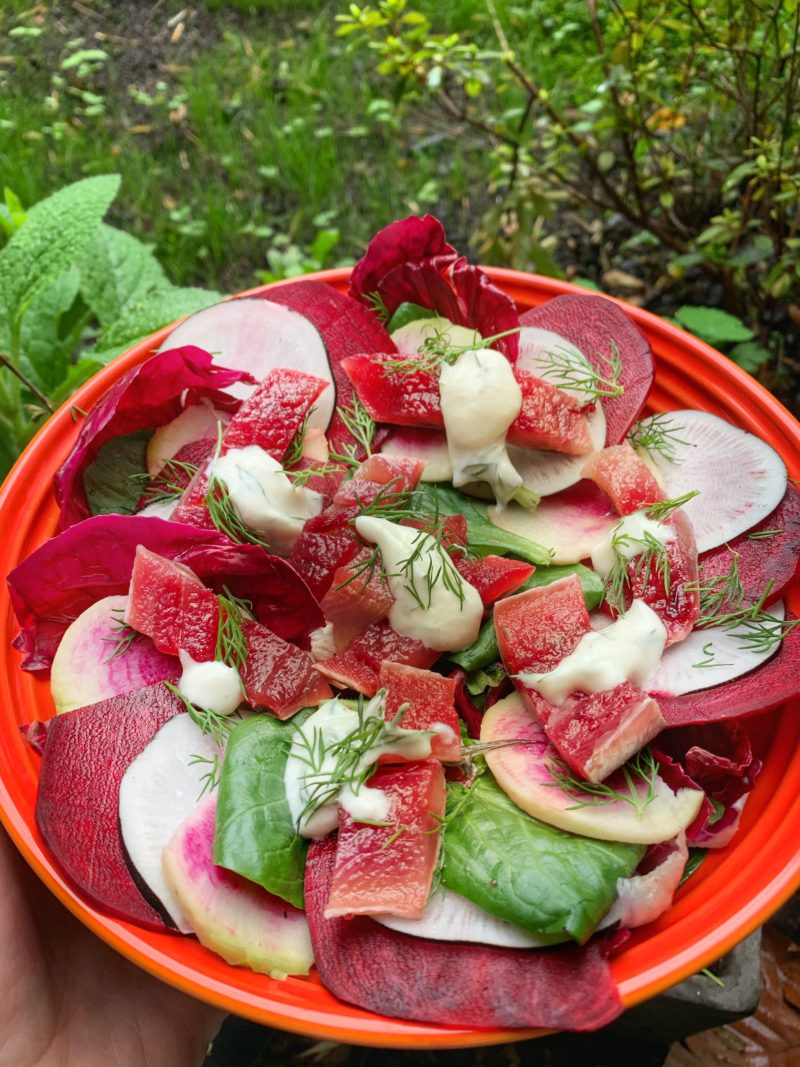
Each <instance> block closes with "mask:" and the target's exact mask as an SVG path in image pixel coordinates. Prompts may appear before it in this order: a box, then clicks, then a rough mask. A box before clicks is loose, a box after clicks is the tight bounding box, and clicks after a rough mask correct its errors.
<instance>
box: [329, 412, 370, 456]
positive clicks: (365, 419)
mask: <svg viewBox="0 0 800 1067" xmlns="http://www.w3.org/2000/svg"><path fill="white" fill-rule="evenodd" d="M336 411H337V413H338V415H339V418H340V419H341V420H342V422H343V423H344V424H345V426H346V428H347V432H348V433H349V434H350V436H351V437H352V438H353V444H352V445H343V446H342V451H341V452H331V453H330V458H331V459H332V460H334V461H335V462H337V463H344V464H345V465H346V466H348V467H352V468H355V467H360V466H361V464H362V462H363V460H361V459H359V458H358V449H359V446H361V448H362V449H363V450H364V452H365V453H366V454H367V457H369V456H371V455H372V441H373V439H374V437H375V431H376V429H377V424H376V422H375V420H374V419H373V417H372V416H371V415H370V413H369V412H368V411H367V409H366V408H365V407H364V405H363V404H362V403H361V401H360V400H359V399H358V397H357V396H353V402H352V403H351V404H350V406H349V407H337V409H336Z"/></svg>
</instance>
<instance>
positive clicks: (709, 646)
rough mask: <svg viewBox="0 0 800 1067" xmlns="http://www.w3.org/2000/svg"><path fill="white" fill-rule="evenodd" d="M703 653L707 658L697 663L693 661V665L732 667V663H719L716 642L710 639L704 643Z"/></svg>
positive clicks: (699, 666)
mask: <svg viewBox="0 0 800 1067" xmlns="http://www.w3.org/2000/svg"><path fill="white" fill-rule="evenodd" d="M703 655H704V656H705V659H702V660H699V662H697V663H693V664H692V666H693V667H698V668H701V667H732V666H733V664H732V663H718V662H717V650H716V649H715V648H714V642H713V641H708V642H707V643H706V644H705V645H703Z"/></svg>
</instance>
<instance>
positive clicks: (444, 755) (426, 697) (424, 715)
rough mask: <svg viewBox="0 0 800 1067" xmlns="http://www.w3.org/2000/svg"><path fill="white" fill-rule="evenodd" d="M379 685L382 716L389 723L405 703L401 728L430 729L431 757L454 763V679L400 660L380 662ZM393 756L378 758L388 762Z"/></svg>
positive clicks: (457, 744)
mask: <svg viewBox="0 0 800 1067" xmlns="http://www.w3.org/2000/svg"><path fill="white" fill-rule="evenodd" d="M380 684H381V688H382V689H385V690H386V705H385V710H384V718H385V719H386V721H387V722H390V721H391V720H392V719H393V718H394V717H395V715H397V713H398V711H399V710H400V709H401V708H402V707H403V706H404V705H405V711H404V713H403V717H402V719H401V720H400V725H401V726H402V727H403V729H404V730H431V729H435V730H436V731H437V732H436V734H435V735H434V736H433V737H432V738H431V756H433V758H434V759H438V760H447V761H449V762H452V763H455V762H457V761H458V760H459V759H461V736H460V732H459V726H458V715H457V713H456V709H455V699H456V680H455V678H443V677H442V675H441V674H435V673H434V672H433V671H426V670H421V669H420V668H419V667H409V666H408V665H407V664H401V663H388V662H387V663H382V664H381V669H380ZM390 758H391V759H392V760H394V759H395V758H396V757H394V756H392V757H388V756H384V757H381V759H382V760H384V759H385V760H386V761H387V762H388V760H389V759H390Z"/></svg>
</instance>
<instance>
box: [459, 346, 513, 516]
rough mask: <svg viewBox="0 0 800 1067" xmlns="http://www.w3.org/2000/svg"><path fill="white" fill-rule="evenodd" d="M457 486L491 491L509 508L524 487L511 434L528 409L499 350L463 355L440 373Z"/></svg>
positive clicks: (476, 350) (487, 349) (509, 367)
mask: <svg viewBox="0 0 800 1067" xmlns="http://www.w3.org/2000/svg"><path fill="white" fill-rule="evenodd" d="M439 396H440V400H441V407H442V416H443V418H444V429H445V433H446V435H447V450H448V453H449V455H450V463H451V465H452V468H453V485H454V486H456V487H458V486H461V485H468V484H470V483H474V482H485V483H487V484H488V485H489V486H491V488H492V491H493V492H494V495H495V499H496V500H497V504H498V506H499V507H504V506H505V505H506V504H508V502H509V501H510V500H512V499H513V497H514V494H515V493H516V492H517V490H518V489H519V488H520V487H521V486H522V484H523V483H522V476H521V475H520V474H519V473H518V472H517V471H516V470H515V469H514V465H513V464H512V462H511V460H510V459H509V457H508V452H507V450H506V433H507V432H508V428H509V426H510V425H511V423H512V422H513V421H514V419H516V417H517V416H518V415H519V413H520V411H521V410H522V390H521V388H520V386H519V382H518V381H517V380H516V378H515V377H514V372H513V370H512V368H511V364H510V363H509V362H508V360H507V359H506V357H505V356H504V355H503V353H502V352H496V351H495V350H494V349H493V348H479V349H472V350H470V351H468V352H462V353H461V355H460V356H459V357H458V359H456V360H455V362H453V363H451V364H450V363H444V364H443V365H442V368H441V371H440V374H439Z"/></svg>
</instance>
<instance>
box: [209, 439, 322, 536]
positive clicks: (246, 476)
mask: <svg viewBox="0 0 800 1067" xmlns="http://www.w3.org/2000/svg"><path fill="white" fill-rule="evenodd" d="M209 473H210V474H213V475H214V476H215V477H217V478H219V480H220V481H221V482H224V483H225V485H226V487H227V489H228V493H229V494H230V498H231V503H232V504H233V507H234V510H235V511H236V514H237V515H238V516H239V518H240V519H241V520H242V522H243V523H244V524H245V526H247V527H248V529H250V530H253V531H254V532H255V533H257V534H259V535H260V536H262V537H263V538H264V540H265V541H266V542H267V543H268V544H269V546H270V548H271V549H272V550H273V551H274V552H278V553H279V554H282V555H288V554H289V552H291V550H292V546H293V545H294V543H295V541H296V540H297V538H298V536H299V535H300V531H301V530H302V529H303V524H304V523H305V521H306V519H310V518H312V517H313V516H314V515H319V513H320V512H321V511H322V503H323V502H322V497H321V496H320V494H319V493H315V492H314V491H313V490H312V489H307V488H306V487H305V486H300V487H297V488H296V487H295V486H294V485H293V484H292V481H291V479H290V478H289V477H287V474H286V472H285V471H284V469H283V467H282V466H281V465H280V463H278V461H277V460H276V459H273V458H272V456H271V455H270V454H269V453H268V452H265V451H264V449H263V448H259V446H258V445H247V446H246V447H245V448H232V449H231V450H230V451H229V452H226V453H225V455H224V456H220V457H218V458H217V459H215V460H214V462H213V463H212V464H211V467H210V472H209Z"/></svg>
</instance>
